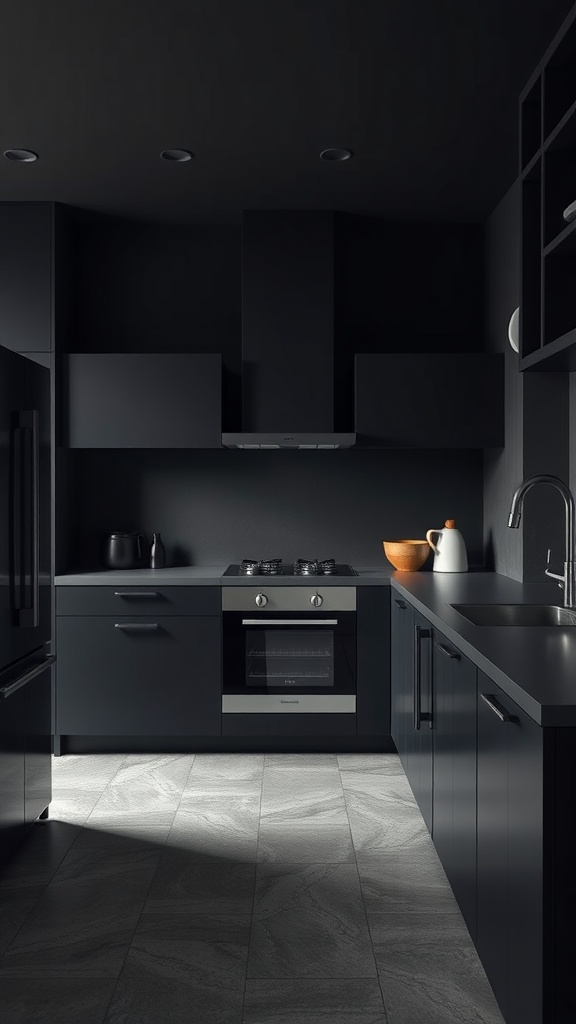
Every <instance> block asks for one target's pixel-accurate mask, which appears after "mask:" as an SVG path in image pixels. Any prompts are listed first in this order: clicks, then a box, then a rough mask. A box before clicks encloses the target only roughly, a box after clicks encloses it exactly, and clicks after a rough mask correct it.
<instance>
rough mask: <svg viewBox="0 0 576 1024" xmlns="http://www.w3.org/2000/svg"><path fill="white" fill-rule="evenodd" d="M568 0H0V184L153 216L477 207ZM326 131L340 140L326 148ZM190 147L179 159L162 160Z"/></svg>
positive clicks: (431, 211) (206, 218)
mask: <svg viewBox="0 0 576 1024" xmlns="http://www.w3.org/2000/svg"><path fill="white" fill-rule="evenodd" d="M571 6H572V2H571V0H55V2H52V3H49V2H46V0H28V2H26V3H18V2H15V0H13V2H7V0H4V3H3V4H2V16H1V19H0V150H2V151H3V150H5V149H7V148H10V147H26V148H29V149H33V150H36V151H37V152H38V153H39V154H40V159H39V160H38V161H37V162H36V163H34V164H14V163H10V162H9V161H8V160H4V159H3V158H1V157H0V198H1V199H3V200H27V199H30V200H58V201H61V202H64V203H70V204H72V205H75V206H78V207H82V208H84V209H90V210H98V211H101V212H105V213H109V214H115V215H120V216H124V217H129V218H134V219H147V220H151V221H159V222H160V221H163V222H178V221H181V222H182V223H194V222H204V223H206V222H214V223H216V222H219V223H227V222H235V221H237V220H238V219H239V216H240V212H241V210H242V209H243V208H252V209H258V208H278V209H280V208H285V209H296V208H300V209H310V208H314V209H317V208H326V209H336V210H343V211H349V212H355V213H361V214H371V215H377V216H383V217H387V218H394V219H403V220H405V219H409V220H422V219H425V220H455V221H470V220H483V219H484V218H485V217H486V216H487V214H488V213H489V212H490V211H491V210H492V209H493V207H494V206H495V205H496V203H497V202H498V200H499V199H500V197H501V196H502V195H503V193H504V192H505V191H506V189H507V188H508V187H509V185H510V184H511V183H512V181H513V180H514V177H515V176H516V160H517V156H516V152H517V121H518V94H519V92H520V90H521V89H522V88H523V86H524V84H525V82H526V80H527V78H528V77H529V75H530V73H531V72H532V70H533V68H534V66H535V65H536V64H537V63H538V61H539V60H540V58H541V56H542V55H543V52H544V50H545V48H546V46H547V45H548V43H549V42H550V40H551V39H552V37H553V35H554V33H555V32H556V30H557V29H558V27H559V26H560V24H561V22H562V20H563V18H564V17H565V16H566V14H567V13H568V11H569V10H570V8H571ZM328 146H346V147H349V148H350V149H352V150H353V152H354V158H353V159H352V160H349V161H348V162H346V163H325V162H323V161H321V160H320V159H319V158H318V154H319V152H320V150H322V149H324V148H325V147H328ZM171 147H184V148H188V149H190V150H192V151H193V152H194V153H195V159H194V160H192V161H190V162H189V163H183V164H176V163H166V162H164V161H162V160H160V159H159V153H160V151H161V150H162V149H165V148H171Z"/></svg>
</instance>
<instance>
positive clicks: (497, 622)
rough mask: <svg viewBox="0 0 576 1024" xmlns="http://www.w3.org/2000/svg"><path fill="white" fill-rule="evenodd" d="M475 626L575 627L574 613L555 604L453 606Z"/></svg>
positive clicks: (575, 613)
mask: <svg viewBox="0 0 576 1024" xmlns="http://www.w3.org/2000/svg"><path fill="white" fill-rule="evenodd" d="M451 607H452V608H454V609H455V611H457V612H459V613H460V615H463V616H464V618H465V619H468V621H469V622H473V623H474V625H475V626H576V611H572V610H571V609H570V608H561V607H560V606H559V605H556V604H453V605H451Z"/></svg>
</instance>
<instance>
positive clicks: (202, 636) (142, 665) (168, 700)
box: [56, 586, 222, 749]
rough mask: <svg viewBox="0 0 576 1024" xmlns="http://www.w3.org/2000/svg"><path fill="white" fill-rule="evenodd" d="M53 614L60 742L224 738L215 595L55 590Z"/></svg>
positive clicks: (190, 590)
mask: <svg viewBox="0 0 576 1024" xmlns="http://www.w3.org/2000/svg"><path fill="white" fill-rule="evenodd" d="M56 612H57V616H56V643H57V647H56V649H57V652H58V663H57V673H56V726H57V727H56V732H57V736H58V738H60V737H61V736H64V737H66V736H75V737H90V736H97V737H107V736H110V737H113V736H125V737H130V736H134V737H138V736H147V737H154V736H156V737H162V736H219V735H220V733H221V705H222V684H221V646H222V642H221V599H220V588H219V587H162V586H100V587H99V586H93V587H90V586H86V587H58V588H57V593H56ZM91 749H94V746H93V745H92V747H91Z"/></svg>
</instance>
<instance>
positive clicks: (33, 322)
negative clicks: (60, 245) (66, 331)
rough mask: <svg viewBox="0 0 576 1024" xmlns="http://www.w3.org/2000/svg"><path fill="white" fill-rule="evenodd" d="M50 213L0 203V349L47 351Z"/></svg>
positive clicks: (37, 206)
mask: <svg viewBox="0 0 576 1024" xmlns="http://www.w3.org/2000/svg"><path fill="white" fill-rule="evenodd" d="M51 220H52V209H51V204H49V203H0V345H4V347H5V348H10V349H12V350H13V351H16V352H49V351H50V349H51V345H52V341H51V335H52V284H51V268H52V229H51Z"/></svg>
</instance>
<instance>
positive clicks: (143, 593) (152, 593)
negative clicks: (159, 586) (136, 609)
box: [114, 590, 160, 597]
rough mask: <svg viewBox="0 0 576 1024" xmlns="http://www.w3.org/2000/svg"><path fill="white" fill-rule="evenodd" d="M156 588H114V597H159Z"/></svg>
mask: <svg viewBox="0 0 576 1024" xmlns="http://www.w3.org/2000/svg"><path fill="white" fill-rule="evenodd" d="M159 596H160V595H159V593H158V591H157V590H115V591H114V597H159Z"/></svg>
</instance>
